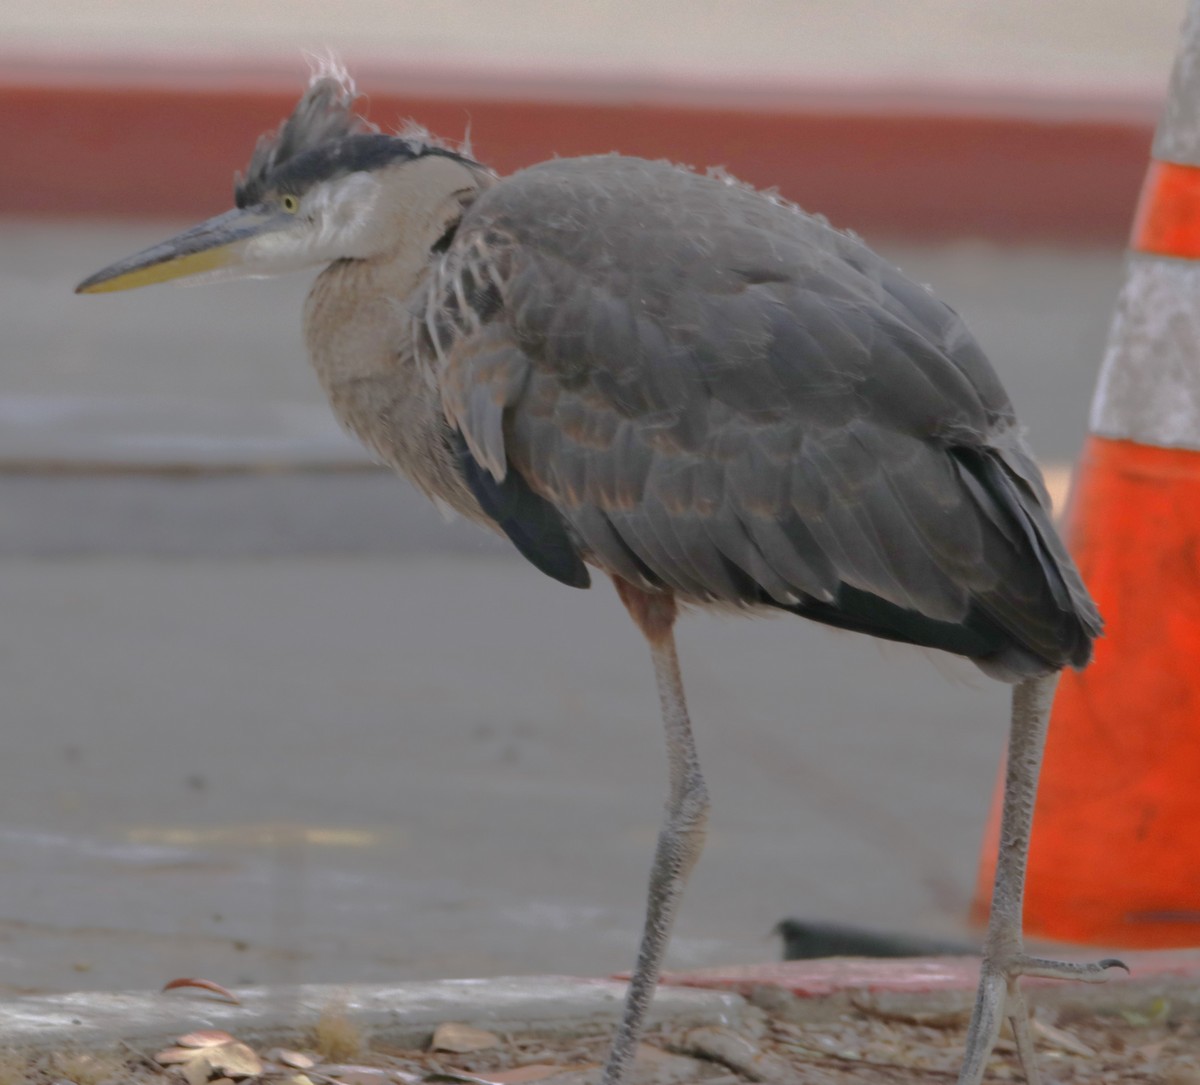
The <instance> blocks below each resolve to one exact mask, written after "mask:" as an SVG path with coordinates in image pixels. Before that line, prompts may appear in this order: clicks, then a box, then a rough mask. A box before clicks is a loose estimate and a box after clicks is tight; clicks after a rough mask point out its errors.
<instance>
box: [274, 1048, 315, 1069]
mask: <svg viewBox="0 0 1200 1085" xmlns="http://www.w3.org/2000/svg"><path fill="white" fill-rule="evenodd" d="M264 1057H265V1058H266V1060H267V1062H277V1063H279V1064H280V1065H281V1066H290V1067H292V1069H294V1070H311V1069H312V1068H313V1067H314V1066H316V1065H317V1060H316V1059H315V1058H314V1057H313V1056H312V1055H308V1054H305V1052H303V1051H291V1050H289V1049H288V1048H286V1047H273V1048H271V1050H270V1051H268V1052H267V1053H266V1055H265V1056H264Z"/></svg>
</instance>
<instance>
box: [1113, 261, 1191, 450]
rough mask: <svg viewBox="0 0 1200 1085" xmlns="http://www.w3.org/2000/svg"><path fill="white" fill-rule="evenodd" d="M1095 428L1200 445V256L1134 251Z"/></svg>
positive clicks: (1124, 436) (1167, 443) (1170, 444)
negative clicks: (1175, 256)
mask: <svg viewBox="0 0 1200 1085" xmlns="http://www.w3.org/2000/svg"><path fill="white" fill-rule="evenodd" d="M1090 428H1091V431H1092V433H1094V434H1096V435H1097V436H1100V437H1111V438H1115V439H1117V440H1130V441H1137V442H1138V443H1139V444H1144V445H1156V446H1159V447H1164V448H1189V449H1195V450H1197V451H1200V261H1193V260H1171V259H1165V258H1163V257H1161V256H1141V255H1137V254H1133V255H1131V256H1130V257H1129V261H1128V267H1127V271H1126V278H1125V285H1124V287H1122V289H1121V294H1120V297H1119V298H1118V299H1117V306H1116V309H1115V311H1114V313H1113V323H1112V330H1111V332H1110V333H1109V337H1108V349H1107V351H1106V352H1105V355H1104V363H1103V365H1102V366H1101V367H1100V377H1099V379H1098V380H1097V382H1096V395H1095V398H1094V399H1093V400H1092V416H1091V423H1090Z"/></svg>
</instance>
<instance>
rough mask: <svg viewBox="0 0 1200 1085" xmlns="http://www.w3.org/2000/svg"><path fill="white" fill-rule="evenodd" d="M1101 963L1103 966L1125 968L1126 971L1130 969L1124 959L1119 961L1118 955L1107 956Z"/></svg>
mask: <svg viewBox="0 0 1200 1085" xmlns="http://www.w3.org/2000/svg"><path fill="white" fill-rule="evenodd" d="M1099 964H1100V967H1101V968H1123V969H1125V971H1126V972H1128V971H1129V965H1127V964H1126V963H1125V962H1124V961H1118V960H1117V959H1116V957H1105V958H1104V960H1102V961H1100V962H1099Z"/></svg>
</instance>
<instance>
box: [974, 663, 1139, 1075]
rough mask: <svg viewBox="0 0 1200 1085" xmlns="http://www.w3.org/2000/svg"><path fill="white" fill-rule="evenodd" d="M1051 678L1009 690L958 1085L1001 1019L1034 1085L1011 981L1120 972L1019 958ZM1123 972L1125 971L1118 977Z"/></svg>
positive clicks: (1095, 977) (988, 1048)
mask: <svg viewBox="0 0 1200 1085" xmlns="http://www.w3.org/2000/svg"><path fill="white" fill-rule="evenodd" d="M1057 685H1058V675H1057V674H1055V675H1051V676H1050V677H1048V678H1031V679H1028V680H1027V681H1024V682H1021V683H1019V684H1018V685H1017V686H1015V687H1014V688H1013V698H1012V726H1011V731H1010V734H1009V742H1008V767H1007V769H1006V771H1005V779H1004V810H1003V813H1002V814H1001V818H1000V854H999V857H998V858H997V860H996V884H995V888H994V889H993V890H992V911H991V915H990V917H989V918H988V932H987V939H986V941H985V942H984V947H983V968H982V970H981V972H980V976H979V991H978V993H977V994H976V996H975V1011H974V1013H973V1014H972V1016H971V1027H970V1029H969V1030H968V1031H967V1052H966V1056H965V1057H964V1059H963V1067H962V1071H961V1072H960V1073H959V1076H958V1085H979V1083H980V1082H981V1081H982V1080H983V1071H984V1067H985V1064H986V1063H987V1059H988V1056H989V1055H990V1054H991V1053H992V1047H993V1046H994V1045H995V1043H996V1037H997V1035H998V1034H999V1032H1000V1022H1001V1020H1002V1019H1003V1018H1005V1017H1007V1018H1008V1022H1009V1024H1010V1025H1011V1026H1012V1030H1013V1035H1014V1036H1015V1037H1016V1041H1017V1054H1018V1057H1019V1058H1020V1060H1021V1068H1022V1069H1023V1070H1024V1071H1025V1079H1026V1081H1028V1082H1029V1085H1038V1082H1039V1076H1038V1069H1037V1061H1036V1059H1035V1057H1034V1050H1033V1037H1032V1033H1031V1031H1030V1027H1029V1011H1028V1009H1027V1008H1026V1005H1025V998H1024V996H1023V995H1022V994H1021V992H1020V990H1019V989H1018V987H1017V978H1018V977H1019V976H1044V977H1048V978H1051V979H1075V980H1084V981H1086V982H1089V983H1095V982H1098V981H1101V980H1103V979H1104V972H1105V969H1108V968H1114V967H1116V968H1125V965H1123V964H1122V963H1121V962H1120V961H1117V960H1111V959H1109V960H1103V961H1099V962H1097V963H1096V964H1069V963H1066V962H1064V961H1047V960H1042V959H1041V958H1038V957H1030V956H1027V955H1026V953H1025V945H1024V940H1023V938H1022V932H1021V910H1022V907H1023V905H1024V901H1025V867H1026V862H1027V860H1028V857H1029V830H1030V827H1031V826H1032V824H1033V804H1034V799H1035V797H1036V795H1037V781H1038V772H1039V771H1040V769H1041V767H1042V750H1043V748H1044V746H1045V744H1046V727H1047V724H1048V723H1049V719H1050V706H1051V704H1052V703H1053V701H1054V689H1055V687H1056V686H1057ZM1126 971H1128V969H1126Z"/></svg>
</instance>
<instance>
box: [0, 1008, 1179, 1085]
mask: <svg viewBox="0 0 1200 1085" xmlns="http://www.w3.org/2000/svg"><path fill="white" fill-rule="evenodd" d="M1169 1011H1170V1007H1169V1005H1167V1004H1166V1003H1163V1002H1161V1001H1160V1003H1157V1004H1154V1005H1152V1006H1151V1007H1150V1008H1149V1011H1148V1012H1147V1013H1145V1014H1132V1013H1126V1014H1124V1015H1122V1016H1116V1017H1111V1018H1096V1017H1089V1018H1078V1017H1063V1016H1061V1015H1060V1016H1059V1017H1058V1018H1053V1019H1052V1018H1051V1017H1049V1016H1042V1015H1040V1014H1039V1016H1038V1018H1037V1020H1036V1022H1035V1031H1036V1032H1037V1034H1038V1035H1037V1042H1038V1046H1039V1052H1040V1059H1041V1067H1042V1071H1043V1076H1044V1080H1045V1081H1046V1082H1047V1083H1048V1085H1049V1083H1053V1082H1063V1083H1067V1082H1070V1083H1076V1082H1078V1083H1084V1082H1087V1083H1089V1085H1108V1083H1117V1082H1152V1083H1160V1085H1200V1022H1197V1021H1194V1020H1189V1021H1172V1020H1170V1012H1169ZM787 1018H788V1014H787V1012H786V1008H785V1010H784V1011H783V1012H781V1013H773V1014H767V1013H765V1012H763V1013H761V1014H760V1015H759V1016H758V1017H756V1018H752V1023H751V1025H750V1026H748V1027H747V1028H746V1029H745V1030H743V1031H742V1032H734V1031H732V1030H729V1029H721V1028H714V1027H703V1028H692V1029H679V1028H674V1029H671V1028H664V1029H660V1030H657V1031H652V1032H651V1033H650V1034H649V1035H648V1036H647V1042H646V1043H645V1044H643V1045H642V1049H641V1051H640V1053H639V1057H638V1064H637V1069H636V1073H635V1075H634V1081H635V1083H636V1085H685V1083H690V1082H702V1083H704V1085H740V1083H743V1082H755V1081H762V1082H777V1083H780V1085H783V1083H791V1082H804V1083H821V1085H825V1083H828V1085H842V1083H849V1082H855V1083H859V1085H877V1083H878V1085H885V1083H886V1085H909V1083H912V1085H916V1083H918V1082H921V1083H924V1082H930V1081H941V1080H951V1079H953V1077H954V1076H955V1074H956V1073H957V1068H958V1063H959V1060H960V1058H961V1055H962V1045H963V1036H964V1028H963V1022H962V1021H961V1020H959V1019H954V1020H945V1019H938V1018H934V1017H928V1016H927V1017H925V1018H924V1019H923V1020H924V1023H918V1022H916V1021H914V1020H912V1019H899V1018H896V1017H887V1018H885V1017H881V1016H879V1015H872V1014H866V1013H862V1012H854V1011H851V1012H846V1013H842V1014H840V1015H839V1016H835V1017H832V1018H830V1019H827V1020H822V1021H811V1020H809V1021H792V1020H788V1019H787ZM930 1021H932V1022H933V1023H932V1024H931V1023H929V1022H930ZM180 1042H181V1043H182V1045H183V1046H180V1047H176V1048H174V1049H171V1048H167V1049H164V1051H160V1052H153V1051H144V1052H140V1051H136V1050H135V1049H134V1048H133V1047H131V1046H129V1045H122V1046H120V1047H119V1048H116V1049H114V1050H113V1051H110V1052H83V1051H74V1052H56V1053H45V1054H42V1055H39V1056H37V1057H34V1058H27V1057H25V1056H23V1055H21V1054H20V1053H17V1052H9V1053H7V1054H0V1085H18V1083H21V1082H37V1083H44V1085H51V1083H55V1085H57V1083H61V1082H64V1081H70V1082H75V1083H76V1085H107V1083H108V1082H113V1083H116V1082H122V1083H128V1085H147V1083H151V1082H162V1083H169V1082H170V1083H173V1082H188V1083H190V1085H200V1083H203V1082H213V1083H220V1085H224V1083H226V1082H228V1083H230V1085H233V1083H240V1082H247V1083H250V1082H254V1083H257V1082H264V1083H268V1082H283V1083H286V1085H420V1083H424V1082H455V1081H466V1082H471V1083H474V1085H489V1083H495V1085H532V1083H535V1082H537V1083H542V1085H593V1083H594V1082H595V1081H596V1080H597V1079H598V1076H599V1067H600V1064H601V1061H602V1059H603V1057H604V1053H605V1050H606V1048H607V1044H608V1034H607V1032H605V1033H595V1034H591V1035H585V1036H573V1037H567V1038H559V1039H556V1040H547V1039H544V1038H538V1037H533V1036H507V1035H506V1036H497V1035H495V1034H492V1033H487V1032H483V1031H481V1030H477V1029H472V1028H470V1027H469V1026H455V1025H452V1024H451V1025H447V1026H442V1027H441V1028H439V1030H438V1032H437V1033H435V1034H434V1037H433V1039H432V1041H431V1043H430V1044H429V1045H428V1047H427V1049H425V1050H406V1049H401V1048H395V1047H391V1046H388V1045H382V1044H374V1045H370V1046H367V1045H364V1044H363V1042H362V1038H361V1037H360V1036H359V1035H358V1033H357V1032H356V1030H355V1028H354V1026H353V1025H352V1024H350V1023H349V1022H347V1021H346V1019H345V1018H341V1017H339V1016H338V1014H337V1013H336V1009H335V1010H333V1011H332V1012H327V1014H326V1015H325V1016H324V1017H323V1018H322V1020H321V1022H320V1023H319V1024H318V1026H317V1028H316V1029H315V1030H313V1031H312V1032H311V1033H309V1034H307V1035H305V1036H304V1037H302V1038H298V1039H297V1040H296V1043H297V1046H298V1047H299V1048H300V1049H301V1050H300V1051H285V1050H281V1049H279V1048H273V1049H270V1050H259V1051H257V1052H255V1051H254V1050H253V1049H251V1048H249V1046H248V1045H242V1044H240V1043H239V1042H238V1041H236V1039H235V1038H234V1037H231V1036H228V1034H225V1033H213V1032H200V1033H193V1034H190V1035H189V1036H187V1037H184V1038H182V1039H181V1041H180ZM447 1047H458V1048H462V1047H468V1048H472V1047H473V1048H475V1050H469V1051H462V1050H460V1051H457V1052H456V1051H451V1050H442V1049H440V1048H447ZM171 1051H174V1054H171V1053H170V1052H171ZM189 1052H192V1053H197V1052H198V1053H201V1054H196V1055H195V1057H192V1058H191V1061H190V1063H189V1062H188V1061H187V1060H188V1058H189ZM204 1053H207V1054H204ZM173 1058H174V1059H177V1060H179V1064H177V1065H174V1066H170V1067H164V1066H160V1065H158V1063H157V1062H156V1061H155V1060H156V1059H161V1060H163V1061H167V1062H169V1061H170V1060H171V1059H173ZM988 1079H989V1080H990V1081H1020V1080H1022V1074H1021V1070H1020V1066H1019V1063H1018V1061H1017V1057H1016V1054H1015V1050H1014V1047H1013V1044H1012V1042H1011V1040H1008V1039H1005V1038H1003V1037H1002V1038H1001V1040H1000V1042H999V1044H998V1045H997V1051H996V1053H995V1055H994V1057H993V1059H992V1061H991V1064H990V1066H989V1071H988Z"/></svg>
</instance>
